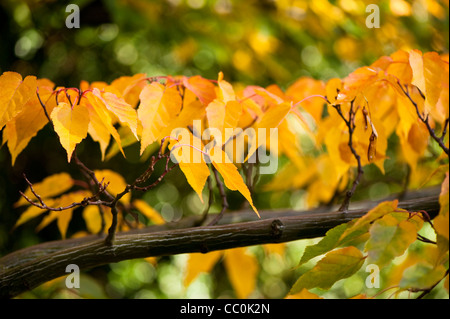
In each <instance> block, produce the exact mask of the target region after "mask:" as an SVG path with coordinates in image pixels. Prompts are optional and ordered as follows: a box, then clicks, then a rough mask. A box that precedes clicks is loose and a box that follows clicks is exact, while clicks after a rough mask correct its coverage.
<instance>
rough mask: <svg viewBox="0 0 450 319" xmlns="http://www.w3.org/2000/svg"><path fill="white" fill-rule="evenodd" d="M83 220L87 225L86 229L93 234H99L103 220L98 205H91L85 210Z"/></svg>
mask: <svg viewBox="0 0 450 319" xmlns="http://www.w3.org/2000/svg"><path fill="white" fill-rule="evenodd" d="M82 216H83V219H84V222H85V223H86V228H87V229H88V231H89V232H90V233H91V234H98V233H99V232H100V230H101V229H102V218H101V215H100V210H99V208H98V206H96V205H89V206H86V207H85V208H84V209H83V214H82ZM105 223H106V220H105Z"/></svg>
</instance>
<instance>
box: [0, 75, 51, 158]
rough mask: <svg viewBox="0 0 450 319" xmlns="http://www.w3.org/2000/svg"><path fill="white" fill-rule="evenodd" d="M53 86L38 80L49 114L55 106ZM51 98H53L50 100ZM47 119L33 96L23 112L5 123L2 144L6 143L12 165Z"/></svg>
mask: <svg viewBox="0 0 450 319" xmlns="http://www.w3.org/2000/svg"><path fill="white" fill-rule="evenodd" d="M53 86H54V84H53V83H51V82H50V81H48V80H44V79H43V80H38V87H39V96H40V98H41V100H42V102H43V103H44V105H45V107H46V109H47V112H48V113H49V114H50V113H51V112H52V110H53V108H54V107H55V106H56V101H55V99H54V95H53V94H52V93H53ZM51 97H53V98H51ZM47 123H48V119H47V117H46V116H45V114H44V109H43V108H42V106H41V104H40V103H39V100H38V98H37V95H33V96H32V97H31V98H30V99H29V100H28V102H27V103H26V104H25V105H24V111H23V112H20V113H19V114H17V116H16V117H14V118H13V119H11V120H10V121H9V122H7V123H6V127H5V129H4V131H3V143H5V142H6V141H8V149H9V152H10V153H11V161H12V165H14V163H15V160H16V158H17V156H18V155H19V154H20V152H22V150H23V149H24V148H25V147H26V146H27V145H28V143H29V141H30V140H31V139H32V138H33V137H34V136H35V135H36V134H37V132H38V131H39V130H41V129H42V128H43V127H44V125H45V124H47Z"/></svg>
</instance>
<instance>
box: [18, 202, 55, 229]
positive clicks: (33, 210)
mask: <svg viewBox="0 0 450 319" xmlns="http://www.w3.org/2000/svg"><path fill="white" fill-rule="evenodd" d="M45 202H46V204H47V205H49V206H51V205H53V203H54V201H53V200H51V199H50V200H46V201H45ZM46 211H47V210H46V209H40V208H39V207H36V206H34V205H30V207H28V208H27V209H26V210H25V211H24V212H23V213H22V214H21V215H20V217H19V219H18V220H17V221H16V224H15V225H14V227H13V229H15V228H16V227H19V226H20V225H22V224H24V223H26V222H27V221H29V220H31V219H33V218H35V217H38V216H39V215H42V214H43V213H45V212H46Z"/></svg>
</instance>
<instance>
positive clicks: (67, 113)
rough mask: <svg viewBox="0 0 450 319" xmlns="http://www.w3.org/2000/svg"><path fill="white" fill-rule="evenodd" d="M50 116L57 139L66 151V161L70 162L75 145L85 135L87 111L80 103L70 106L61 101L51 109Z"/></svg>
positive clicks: (87, 119) (87, 120)
mask: <svg viewBox="0 0 450 319" xmlns="http://www.w3.org/2000/svg"><path fill="white" fill-rule="evenodd" d="M50 117H51V119H52V122H53V125H54V128H55V131H56V133H57V134H58V136H59V141H60V142H61V145H62V146H63V147H64V149H65V150H66V151H67V161H68V162H70V160H71V158H72V153H73V151H74V149H75V146H76V145H77V144H78V143H80V142H81V141H82V140H83V139H84V138H85V137H86V136H87V132H88V125H89V112H88V110H87V109H86V107H85V106H84V105H82V104H80V105H76V106H74V107H71V106H70V105H69V104H67V103H64V102H61V103H59V106H58V107H55V108H54V109H53V111H52V114H51V115H50Z"/></svg>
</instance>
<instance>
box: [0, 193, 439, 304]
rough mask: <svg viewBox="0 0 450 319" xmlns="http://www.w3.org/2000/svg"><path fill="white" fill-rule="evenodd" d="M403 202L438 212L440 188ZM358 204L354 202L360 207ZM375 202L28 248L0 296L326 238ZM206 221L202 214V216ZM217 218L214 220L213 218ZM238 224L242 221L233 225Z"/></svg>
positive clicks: (13, 263) (5, 266)
mask: <svg viewBox="0 0 450 319" xmlns="http://www.w3.org/2000/svg"><path fill="white" fill-rule="evenodd" d="M406 198H409V199H407V200H404V201H402V202H400V203H399V207H401V208H404V209H407V210H409V211H421V210H424V211H426V212H428V214H429V215H430V216H431V218H433V217H435V216H436V215H437V214H438V212H439V189H438V188H435V189H432V190H428V191H427V192H414V193H411V194H409V195H408V196H407V197H406ZM357 204H358V203H355V207H356V205H357ZM376 204H377V203H376V202H363V203H359V205H358V206H360V208H358V209H353V210H350V211H348V212H347V213H342V212H338V211H337V209H336V207H335V208H332V209H330V208H319V209H315V210H310V211H304V212H298V211H293V210H284V211H262V212H261V216H262V219H259V220H255V216H254V214H252V213H251V212H236V213H229V214H225V215H224V216H223V218H222V219H221V220H220V224H221V225H216V226H201V227H192V225H195V222H196V220H197V219H198V218H199V216H191V217H188V218H185V219H183V220H182V221H181V223H180V222H179V223H178V224H177V225H176V227H181V228H178V229H170V228H171V227H172V228H173V227H174V224H168V225H163V226H153V227H148V228H146V229H140V230H135V231H134V232H127V233H118V234H117V235H116V239H115V241H114V244H113V245H112V246H109V245H106V244H105V241H104V238H102V237H101V236H95V235H93V236H88V237H84V238H77V239H70V240H63V241H54V242H48V243H43V244H39V245H36V246H33V247H29V248H25V249H22V250H19V251H16V252H13V253H11V254H9V255H6V256H4V257H2V258H0V297H1V298H11V297H14V296H17V295H18V294H20V293H22V292H24V291H26V290H29V289H32V288H34V287H37V286H39V285H40V284H42V283H45V282H47V281H49V280H51V279H54V278H57V277H60V276H63V275H65V274H66V272H65V269H66V266H67V265H68V264H76V265H78V266H79V267H80V269H81V270H83V269H89V268H92V267H96V266H100V265H104V264H108V263H113V262H119V261H122V260H127V259H134V258H145V257H150V256H163V255H175V254H182V253H194V252H201V253H207V252H209V251H215V250H223V249H230V248H236V247H244V246H251V245H259V244H267V243H282V242H289V241H293V240H298V239H305V238H315V237H321V236H323V235H324V234H325V233H326V232H327V231H328V230H329V229H331V228H333V227H335V226H337V225H339V224H342V223H345V222H348V221H350V220H352V219H354V218H359V217H361V216H363V215H364V214H365V213H366V212H367V211H368V210H369V209H370V208H373V207H374V206H375V205H376ZM200 217H201V216H200ZM209 218H211V219H214V216H209ZM233 220H238V222H237V223H236V222H234V221H233Z"/></svg>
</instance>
